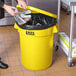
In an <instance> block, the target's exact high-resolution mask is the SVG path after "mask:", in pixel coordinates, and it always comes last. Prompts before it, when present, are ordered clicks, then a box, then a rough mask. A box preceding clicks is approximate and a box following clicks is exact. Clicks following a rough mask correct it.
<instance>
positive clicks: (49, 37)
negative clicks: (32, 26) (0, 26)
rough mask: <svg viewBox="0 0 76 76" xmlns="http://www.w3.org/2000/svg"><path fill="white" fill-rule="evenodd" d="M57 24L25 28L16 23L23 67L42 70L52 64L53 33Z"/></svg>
mask: <svg viewBox="0 0 76 76" xmlns="http://www.w3.org/2000/svg"><path fill="white" fill-rule="evenodd" d="M56 27H57V25H55V26H53V27H51V28H48V29H44V30H25V29H21V28H20V27H19V26H18V25H17V24H15V28H16V29H18V32H19V36H20V48H21V59H22V64H23V66H24V67H26V68H27V69H30V70H43V69H46V68H48V67H49V66H50V65H51V64H52V55H53V33H55V32H57V29H56Z"/></svg>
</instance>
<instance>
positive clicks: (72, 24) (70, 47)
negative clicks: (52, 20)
mask: <svg viewBox="0 0 76 76" xmlns="http://www.w3.org/2000/svg"><path fill="white" fill-rule="evenodd" d="M61 1H62V0H58V24H60V6H61V5H60V3H61ZM75 3H76V1H75V2H72V1H71V2H70V6H71V8H72V10H71V23H70V39H69V51H68V65H69V66H71V65H72V60H73V58H72V38H73V29H74V9H75ZM56 43H57V45H58V46H59V47H61V48H62V46H60V45H59V42H56ZM62 49H63V51H64V50H65V49H64V48H62ZM64 52H65V51H64Z"/></svg>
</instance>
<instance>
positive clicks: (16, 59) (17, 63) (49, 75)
mask: <svg viewBox="0 0 76 76" xmlns="http://www.w3.org/2000/svg"><path fill="white" fill-rule="evenodd" d="M61 14H62V15H61V26H60V31H65V32H66V33H67V34H69V22H70V21H69V20H70V15H66V13H65V12H63V11H62V12H61ZM75 19H76V18H75ZM75 32H76V31H74V37H76V35H75V34H76V33H75ZM55 39H56V38H55ZM0 56H1V57H2V60H3V61H4V62H6V63H7V64H8V65H9V68H8V69H5V70H3V69H0V76H76V75H75V74H76V65H75V66H73V67H68V66H67V57H66V56H65V55H64V53H63V52H62V51H61V49H60V48H59V50H58V51H57V52H55V51H54V57H53V65H52V66H51V67H49V68H48V69H46V70H43V71H30V70H28V69H26V68H24V67H23V66H22V64H21V55H20V46H19V35H18V32H17V30H15V29H14V27H13V26H5V27H0Z"/></svg>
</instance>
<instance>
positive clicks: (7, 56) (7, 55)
mask: <svg viewBox="0 0 76 76" xmlns="http://www.w3.org/2000/svg"><path fill="white" fill-rule="evenodd" d="M7 57H8V51H7ZM8 62H9V57H8ZM8 68H9V67H8ZM10 73H11V76H13V74H12V71H11V72H10Z"/></svg>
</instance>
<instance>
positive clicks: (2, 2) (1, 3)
mask: <svg viewBox="0 0 76 76" xmlns="http://www.w3.org/2000/svg"><path fill="white" fill-rule="evenodd" d="M3 5H4V0H0V8H2V6H3Z"/></svg>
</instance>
